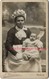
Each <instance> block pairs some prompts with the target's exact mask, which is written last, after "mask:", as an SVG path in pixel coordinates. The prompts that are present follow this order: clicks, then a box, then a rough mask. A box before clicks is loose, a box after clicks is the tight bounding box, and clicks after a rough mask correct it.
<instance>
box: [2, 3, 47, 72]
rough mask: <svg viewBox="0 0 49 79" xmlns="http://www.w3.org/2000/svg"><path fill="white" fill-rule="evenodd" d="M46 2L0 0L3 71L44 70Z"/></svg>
mask: <svg viewBox="0 0 49 79" xmlns="http://www.w3.org/2000/svg"><path fill="white" fill-rule="evenodd" d="M46 27H47V25H46V3H45V2H2V72H35V73H36V72H44V73H46V65H47V64H46V57H47V56H46V50H47V47H46V40H47V39H46V30H47V28H46Z"/></svg>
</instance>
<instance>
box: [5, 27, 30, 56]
mask: <svg viewBox="0 0 49 79" xmlns="http://www.w3.org/2000/svg"><path fill="white" fill-rule="evenodd" d="M17 32H18V30H17V29H16V28H15V27H13V28H11V29H10V30H9V31H8V33H7V39H6V43H5V48H6V50H7V51H10V52H11V53H12V54H13V55H16V53H17V52H16V51H15V50H14V49H13V45H19V44H22V43H23V41H24V40H25V39H26V38H29V37H30V34H31V32H30V30H29V29H28V28H27V30H24V32H25V33H26V38H22V39H21V40H19V39H18V38H17V37H16V36H15V33H17ZM7 53H8V52H7Z"/></svg>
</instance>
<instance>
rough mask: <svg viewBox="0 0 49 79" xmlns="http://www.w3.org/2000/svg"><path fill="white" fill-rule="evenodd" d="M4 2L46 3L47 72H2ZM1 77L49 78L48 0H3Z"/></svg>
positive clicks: (0, 29) (0, 24)
mask: <svg viewBox="0 0 49 79" xmlns="http://www.w3.org/2000/svg"><path fill="white" fill-rule="evenodd" d="M2 2H45V3H46V72H37V73H35V72H23V73H22V72H19V73H18V72H16V73H15V72H2ZM0 13H1V14H0V20H1V21H0V76H1V77H12V76H16V78H25V79H29V78H36V79H37V78H47V77H48V1H47V0H30V1H29V0H25V1H23V0H18V1H16V0H2V1H1V2H0Z"/></svg>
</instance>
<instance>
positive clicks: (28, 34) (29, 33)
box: [27, 28, 31, 38]
mask: <svg viewBox="0 0 49 79" xmlns="http://www.w3.org/2000/svg"><path fill="white" fill-rule="evenodd" d="M30 35H31V31H30V29H29V28H28V30H27V37H28V38H30Z"/></svg>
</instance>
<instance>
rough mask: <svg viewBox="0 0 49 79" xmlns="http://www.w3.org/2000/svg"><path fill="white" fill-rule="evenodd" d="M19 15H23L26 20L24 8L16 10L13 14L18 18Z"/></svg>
mask: <svg viewBox="0 0 49 79" xmlns="http://www.w3.org/2000/svg"><path fill="white" fill-rule="evenodd" d="M18 16H23V17H24V18H25V20H26V12H25V11H24V10H23V9H18V10H15V11H14V13H13V14H12V17H13V18H16V17H18Z"/></svg>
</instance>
